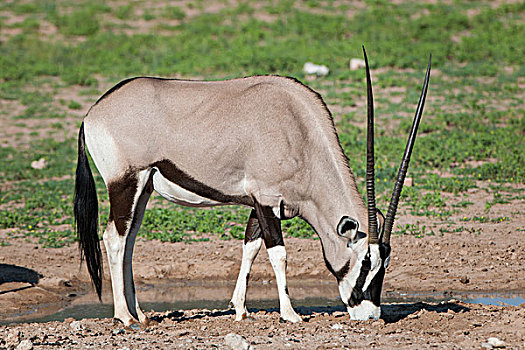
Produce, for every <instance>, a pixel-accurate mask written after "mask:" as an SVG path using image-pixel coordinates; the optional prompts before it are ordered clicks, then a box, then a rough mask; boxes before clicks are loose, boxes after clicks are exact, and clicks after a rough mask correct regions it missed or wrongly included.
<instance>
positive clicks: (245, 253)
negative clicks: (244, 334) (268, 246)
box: [230, 210, 262, 321]
mask: <svg viewBox="0 0 525 350" xmlns="http://www.w3.org/2000/svg"><path fill="white" fill-rule="evenodd" d="M261 245H262V233H261V228H260V227H259V222H258V220H257V216H256V214H255V211H254V210H252V212H251V213H250V218H249V219H248V225H247V226H246V232H245V233H244V244H243V245H242V261H241V269H240V271H239V277H237V284H236V285H235V290H234V291H233V296H232V299H231V301H230V303H231V304H232V305H233V307H234V308H235V321H241V320H243V319H244V318H246V317H247V316H248V311H247V310H246V287H247V285H248V279H249V277H250V270H251V268H252V263H253V261H254V260H255V257H256V256H257V253H259V250H260V249H261Z"/></svg>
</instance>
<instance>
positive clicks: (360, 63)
mask: <svg viewBox="0 0 525 350" xmlns="http://www.w3.org/2000/svg"><path fill="white" fill-rule="evenodd" d="M359 68H365V61H364V60H362V59H360V58H352V59H351V60H350V70H358V69H359Z"/></svg>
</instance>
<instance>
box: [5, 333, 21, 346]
mask: <svg viewBox="0 0 525 350" xmlns="http://www.w3.org/2000/svg"><path fill="white" fill-rule="evenodd" d="M19 340H20V331H18V330H15V331H13V332H11V333H9V334H8V335H7V337H5V342H6V345H7V346H8V347H15V345H16V344H18V341H19Z"/></svg>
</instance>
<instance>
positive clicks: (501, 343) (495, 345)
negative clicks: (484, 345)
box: [487, 337, 505, 348]
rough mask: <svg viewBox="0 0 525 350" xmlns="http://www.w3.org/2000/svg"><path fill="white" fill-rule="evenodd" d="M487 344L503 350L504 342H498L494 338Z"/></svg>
mask: <svg viewBox="0 0 525 350" xmlns="http://www.w3.org/2000/svg"><path fill="white" fill-rule="evenodd" d="M487 342H488V343H489V344H490V345H492V347H494V348H504V347H505V342H504V341H503V340H499V339H498V338H496V337H490V338H489V339H488V340H487Z"/></svg>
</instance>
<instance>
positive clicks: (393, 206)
mask: <svg viewBox="0 0 525 350" xmlns="http://www.w3.org/2000/svg"><path fill="white" fill-rule="evenodd" d="M431 61H432V55H430V58H429V59H428V67H427V73H426V75H425V82H424V83H423V90H422V91H421V96H420V97H419V103H418V105H417V109H416V115H415V117H414V122H413V123H412V130H411V131H410V136H409V137H408V142H407V146H406V148H405V154H404V155H403V160H402V161H401V166H400V167H399V172H398V173H397V180H396V184H395V186H394V191H393V192H392V199H391V200H390V205H389V206H388V212H387V214H386V219H385V233H384V236H383V243H385V244H390V234H391V233H392V227H393V226H394V218H395V216H396V211H397V205H398V204H399V197H400V195H401V190H402V189H403V184H404V182H405V176H406V174H407V170H408V164H409V163H410V155H411V154H412V148H413V147H414V142H415V141H416V134H417V128H418V126H419V122H420V121H421V116H422V115H423V107H424V106H425V98H426V97H427V89H428V79H429V78H430V64H431Z"/></svg>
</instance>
